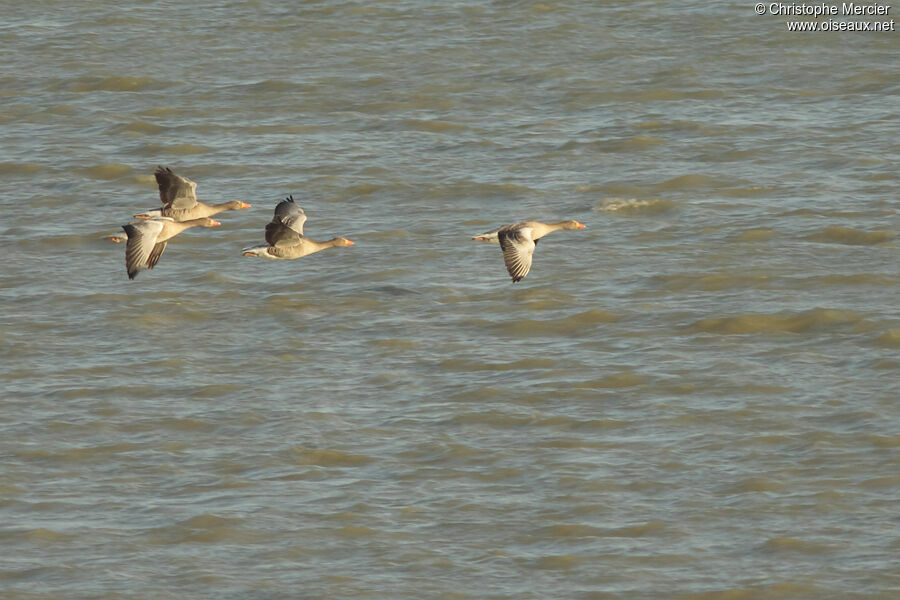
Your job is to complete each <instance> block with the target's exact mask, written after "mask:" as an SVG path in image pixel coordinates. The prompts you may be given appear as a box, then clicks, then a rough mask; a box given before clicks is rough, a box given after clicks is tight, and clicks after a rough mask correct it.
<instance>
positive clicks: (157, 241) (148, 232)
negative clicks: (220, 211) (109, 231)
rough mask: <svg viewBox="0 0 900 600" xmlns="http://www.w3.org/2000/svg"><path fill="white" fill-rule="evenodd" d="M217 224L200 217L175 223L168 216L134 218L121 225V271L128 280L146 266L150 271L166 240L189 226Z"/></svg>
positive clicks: (157, 260) (213, 220) (207, 218)
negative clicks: (123, 256) (122, 262)
mask: <svg viewBox="0 0 900 600" xmlns="http://www.w3.org/2000/svg"><path fill="white" fill-rule="evenodd" d="M218 225H221V223H219V222H218V221H216V220H215V219H210V218H209V217H202V218H199V219H190V220H188V221H176V220H175V219H172V218H171V217H151V218H149V219H138V220H137V221H133V222H131V223H129V224H128V225H122V229H124V230H125V234H126V235H127V236H128V237H127V240H128V241H127V242H126V244H125V270H126V271H127V272H128V279H134V278H135V277H137V274H138V271H140V270H141V269H142V268H144V267H146V268H148V269H152V268H153V267H154V266H155V265H156V263H157V262H159V257H160V256H162V253H163V252H164V251H165V249H166V245H167V244H168V243H169V240H170V239H172V238H173V237H175V236H176V235H178V234H179V233H181V232H182V231H184V230H185V229H190V228H191V227H216V226H218Z"/></svg>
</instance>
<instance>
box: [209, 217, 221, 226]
mask: <svg viewBox="0 0 900 600" xmlns="http://www.w3.org/2000/svg"><path fill="white" fill-rule="evenodd" d="M210 220H211V221H212V223H211V225H212V226H213V227H218V226H219V225H221V223H220V222H218V221H216V220H215V219H210Z"/></svg>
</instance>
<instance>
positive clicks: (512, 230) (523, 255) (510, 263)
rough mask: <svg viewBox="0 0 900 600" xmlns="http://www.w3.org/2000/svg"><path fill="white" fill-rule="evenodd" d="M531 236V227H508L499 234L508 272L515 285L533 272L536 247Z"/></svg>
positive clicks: (503, 228)
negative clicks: (532, 260) (532, 264)
mask: <svg viewBox="0 0 900 600" xmlns="http://www.w3.org/2000/svg"><path fill="white" fill-rule="evenodd" d="M531 234H532V229H531V227H527V226H522V225H508V226H506V227H501V228H500V230H499V231H498V232H497V238H498V240H499V242H500V248H501V249H502V250H503V262H504V263H506V270H507V271H509V275H510V277H512V280H513V283H515V282H517V281H520V280H521V279H522V278H523V277H525V276H526V275H528V271H530V270H531V257H532V255H533V254H534V247H535V241H534V240H533V239H532V238H531Z"/></svg>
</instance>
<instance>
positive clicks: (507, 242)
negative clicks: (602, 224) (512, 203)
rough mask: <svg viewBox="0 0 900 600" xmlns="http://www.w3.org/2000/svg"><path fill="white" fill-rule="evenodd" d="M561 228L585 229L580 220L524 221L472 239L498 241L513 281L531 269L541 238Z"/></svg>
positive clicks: (518, 279) (519, 278) (519, 279)
mask: <svg viewBox="0 0 900 600" xmlns="http://www.w3.org/2000/svg"><path fill="white" fill-rule="evenodd" d="M560 229H584V225H582V224H581V223H579V222H578V221H561V222H559V223H541V222H540V221H523V222H521V223H515V224H513V225H505V226H504V227H500V228H499V229H495V230H493V231H488V232H487V233H483V234H481V235H478V236H475V237H473V238H472V239H473V240H476V241H480V242H498V243H499V244H500V248H501V249H502V250H503V262H504V263H506V270H507V271H508V272H509V275H510V277H512V280H513V283H516V282H517V281H521V280H522V278H523V277H525V276H526V275H528V272H529V271H530V270H531V257H532V255H533V254H534V248H535V246H536V245H537V242H538V240H539V239H541V238H542V237H544V236H545V235H547V234H548V233H551V232H553V231H558V230H560Z"/></svg>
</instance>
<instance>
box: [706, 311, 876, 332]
mask: <svg viewBox="0 0 900 600" xmlns="http://www.w3.org/2000/svg"><path fill="white" fill-rule="evenodd" d="M865 322H866V319H865V317H863V315H861V314H860V313H858V312H855V311H852V310H836V309H828V308H815V309H813V310H809V311H805V312H800V313H775V314H746V315H738V316H736V317H713V318H708V319H701V320H699V321H697V322H695V323H694V324H693V325H692V326H691V327H690V329H691V330H693V331H701V332H705V333H718V334H723V335H742V334H750V333H777V332H784V333H805V332H810V331H831V330H835V329H843V328H848V327H853V326H858V325H861V324H863V323H865Z"/></svg>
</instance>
